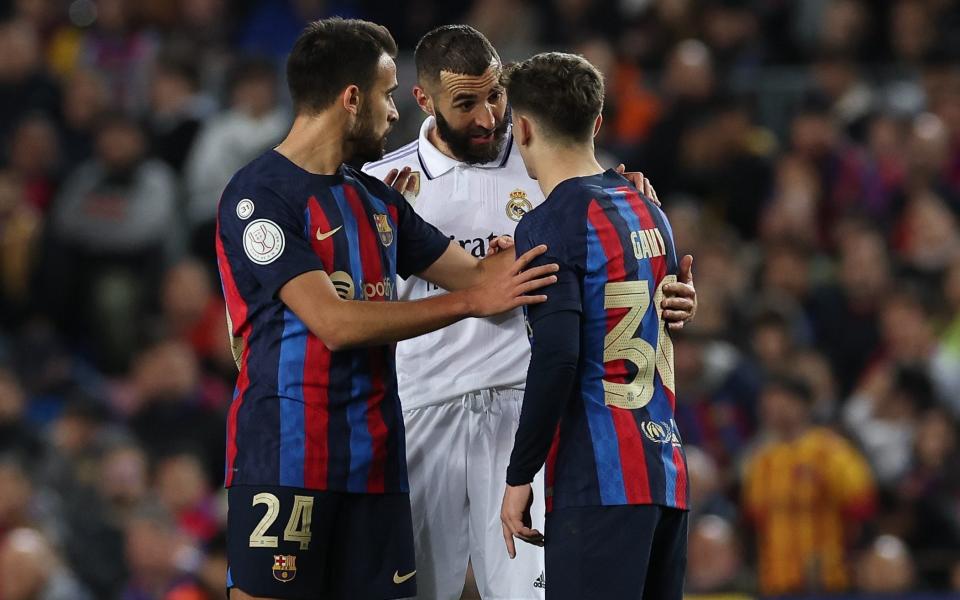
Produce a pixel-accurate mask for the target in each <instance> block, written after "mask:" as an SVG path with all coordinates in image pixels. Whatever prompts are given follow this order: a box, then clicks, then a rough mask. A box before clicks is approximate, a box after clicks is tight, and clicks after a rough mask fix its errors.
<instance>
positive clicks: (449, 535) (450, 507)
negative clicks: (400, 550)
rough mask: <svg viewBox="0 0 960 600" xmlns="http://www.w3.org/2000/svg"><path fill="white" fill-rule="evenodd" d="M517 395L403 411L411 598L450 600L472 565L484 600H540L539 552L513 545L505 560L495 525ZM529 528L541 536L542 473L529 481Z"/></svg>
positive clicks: (487, 394)
mask: <svg viewBox="0 0 960 600" xmlns="http://www.w3.org/2000/svg"><path fill="white" fill-rule="evenodd" d="M522 400H523V392H522V391H520V390H512V389H505V390H482V391H479V392H475V393H470V394H466V395H464V396H462V397H461V398H458V399H457V401H456V402H447V403H444V404H441V405H435V406H425V407H420V408H416V409H413V410H409V411H404V413H403V416H404V424H405V426H406V431H407V436H406V438H407V468H408V470H409V477H410V505H411V510H412V512H413V531H414V542H415V544H414V545H415V547H416V558H417V592H418V595H417V598H419V599H421V600H457V599H458V598H460V594H461V592H462V590H463V583H464V576H465V574H466V571H467V560H468V559H469V560H472V562H473V570H474V575H475V577H476V580H477V586H478V587H479V589H480V594H481V596H482V597H483V598H484V600H526V599H531V600H533V599H536V600H541V599H542V598H543V597H544V589H543V587H538V586H537V585H535V584H536V583H537V582H538V579H539V580H540V582H542V581H543V580H542V579H541V575H543V549H542V548H538V547H536V546H532V545H530V544H526V543H524V542H521V541H519V540H517V557H516V558H515V559H514V560H510V558H509V557H508V556H507V550H506V546H505V544H504V541H503V534H502V529H501V526H500V504H501V502H502V500H503V490H504V487H505V485H506V483H505V473H506V471H507V463H508V462H509V460H510V450H511V448H512V446H513V436H514V434H515V433H516V430H517V424H518V423H519V419H520V405H521V402H522ZM533 488H534V502H533V508H532V511H531V512H532V516H533V527H534V528H536V529H538V530H539V531H541V532H543V520H544V502H543V472H542V470H541V472H540V473H539V474H537V477H536V479H534V482H533Z"/></svg>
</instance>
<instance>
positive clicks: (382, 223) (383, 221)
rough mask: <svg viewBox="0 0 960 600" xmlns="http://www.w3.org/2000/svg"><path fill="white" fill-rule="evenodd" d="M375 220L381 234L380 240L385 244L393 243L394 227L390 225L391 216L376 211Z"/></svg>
mask: <svg viewBox="0 0 960 600" xmlns="http://www.w3.org/2000/svg"><path fill="white" fill-rule="evenodd" d="M373 220H374V222H375V223H376V224H377V233H379V234H380V241H381V242H382V243H383V245H384V246H389V245H390V244H392V243H393V228H392V227H390V218H389V217H387V215H385V214H383V213H374V215H373Z"/></svg>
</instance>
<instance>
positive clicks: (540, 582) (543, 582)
mask: <svg viewBox="0 0 960 600" xmlns="http://www.w3.org/2000/svg"><path fill="white" fill-rule="evenodd" d="M533 587H535V588H537V589H538V590H543V589H546V587H547V579H546V578H545V577H544V576H543V571H540V577H537V580H536V581H534V582H533Z"/></svg>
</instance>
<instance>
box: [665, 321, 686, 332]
mask: <svg viewBox="0 0 960 600" xmlns="http://www.w3.org/2000/svg"><path fill="white" fill-rule="evenodd" d="M685 324H686V321H672V322H670V323H667V329H669V330H670V331H680V330H681V329H683V326H684V325H685Z"/></svg>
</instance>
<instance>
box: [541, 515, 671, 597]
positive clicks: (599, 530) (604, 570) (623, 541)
mask: <svg viewBox="0 0 960 600" xmlns="http://www.w3.org/2000/svg"><path fill="white" fill-rule="evenodd" d="M544 527H545V531H544V540H545V542H544V559H545V561H546V597H547V600H584V599H585V598H611V599H612V598H616V599H617V600H682V598H683V579H684V574H685V571H686V568H687V512H686V511H683V510H678V509H675V508H666V507H663V506H654V505H626V506H577V507H569V508H559V509H556V510H553V511H552V512H549V513H547V519H546V523H545V525H544Z"/></svg>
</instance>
